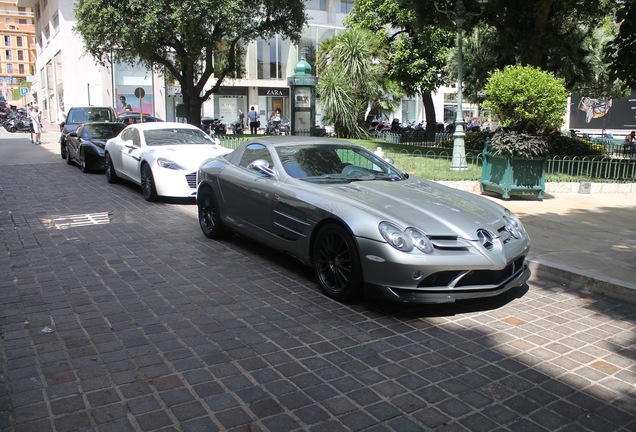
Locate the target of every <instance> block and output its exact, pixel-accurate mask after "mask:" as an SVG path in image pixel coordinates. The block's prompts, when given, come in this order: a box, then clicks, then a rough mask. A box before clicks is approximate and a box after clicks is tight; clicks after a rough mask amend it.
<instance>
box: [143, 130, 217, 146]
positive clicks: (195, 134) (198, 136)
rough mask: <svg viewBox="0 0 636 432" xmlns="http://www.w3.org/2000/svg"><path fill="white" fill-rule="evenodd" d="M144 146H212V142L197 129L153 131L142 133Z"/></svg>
mask: <svg viewBox="0 0 636 432" xmlns="http://www.w3.org/2000/svg"><path fill="white" fill-rule="evenodd" d="M143 134H144V138H145V139H146V145H149V146H162V145H191V144H214V141H212V139H211V138H210V137H209V136H207V135H206V134H205V133H204V132H203V131H201V130H199V129H179V128H169V129H153V130H147V131H143Z"/></svg>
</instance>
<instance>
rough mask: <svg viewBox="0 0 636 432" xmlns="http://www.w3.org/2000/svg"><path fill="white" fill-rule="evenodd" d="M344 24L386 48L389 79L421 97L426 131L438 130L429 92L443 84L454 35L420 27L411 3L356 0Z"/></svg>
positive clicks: (389, 0)
mask: <svg viewBox="0 0 636 432" xmlns="http://www.w3.org/2000/svg"><path fill="white" fill-rule="evenodd" d="M346 22H347V24H348V25H349V26H352V27H354V28H366V29H369V30H370V31H372V32H374V33H375V34H376V35H378V36H379V37H381V38H382V41H383V42H382V43H383V44H384V45H385V46H386V47H387V48H388V65H389V67H388V77H389V78H391V79H393V80H394V81H395V82H397V83H399V85H400V87H401V89H402V90H403V91H404V92H405V93H406V94H407V95H409V96H413V95H416V94H419V95H420V96H421V97H422V102H423V104H424V110H425V115H426V125H427V129H428V130H429V131H431V132H434V131H435V130H436V127H437V121H436V118H435V109H434V106H433V97H432V92H434V91H435V90H436V89H437V88H438V87H439V86H440V85H442V84H444V74H443V70H444V67H445V65H446V57H447V50H448V48H449V47H450V46H452V44H453V43H454V42H453V37H454V34H453V33H449V32H448V31H445V30H440V29H439V28H438V27H436V26H435V25H428V26H421V25H420V24H419V22H418V16H417V15H416V14H415V13H414V11H413V8H412V5H411V0H357V1H356V2H355V4H354V7H353V9H352V11H351V13H350V14H349V16H348V17H347V21H346Z"/></svg>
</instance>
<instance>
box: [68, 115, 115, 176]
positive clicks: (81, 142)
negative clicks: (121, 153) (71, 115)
mask: <svg viewBox="0 0 636 432" xmlns="http://www.w3.org/2000/svg"><path fill="white" fill-rule="evenodd" d="M125 128H126V125H125V124H124V123H119V122H113V123H106V122H90V123H84V124H82V125H80V126H79V127H78V128H77V129H76V130H75V131H73V132H71V133H69V134H68V135H67V137H66V144H65V147H66V148H65V151H64V153H65V154H66V162H67V163H68V164H69V165H70V164H72V163H73V162H77V163H78V164H79V166H80V168H81V169H82V171H83V172H87V171H92V170H98V171H103V170H104V168H105V167H106V165H105V163H104V147H105V146H106V141H107V140H108V139H110V138H113V137H116V136H117V135H119V132H121V131H122V130H123V129H125Z"/></svg>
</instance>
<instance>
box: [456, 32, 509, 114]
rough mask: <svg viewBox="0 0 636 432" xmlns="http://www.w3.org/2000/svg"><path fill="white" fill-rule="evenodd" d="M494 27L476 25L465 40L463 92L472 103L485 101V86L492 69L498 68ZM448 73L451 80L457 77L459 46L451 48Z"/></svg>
mask: <svg viewBox="0 0 636 432" xmlns="http://www.w3.org/2000/svg"><path fill="white" fill-rule="evenodd" d="M496 36H497V35H496V33H495V30H494V28H492V27H488V26H485V25H479V26H476V27H475V28H474V29H473V31H472V32H471V33H470V34H468V35H467V37H466V38H464V42H463V48H464V49H463V51H464V53H463V68H462V72H463V73H462V75H463V79H462V82H463V92H462V94H463V95H464V97H465V98H466V100H468V101H470V102H472V103H481V102H483V98H484V94H483V90H484V86H485V85H486V81H487V80H488V76H489V74H490V72H491V71H493V70H495V69H496V68H497V64H498V58H499V55H498V52H497V50H496V49H494V48H493V47H494V41H495V39H496ZM446 73H447V77H448V79H449V81H453V80H456V79H457V47H455V48H453V49H451V50H449V55H448V67H447V68H446Z"/></svg>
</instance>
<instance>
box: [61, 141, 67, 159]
mask: <svg viewBox="0 0 636 432" xmlns="http://www.w3.org/2000/svg"><path fill="white" fill-rule="evenodd" d="M60 156H62V159H66V143H65V142H64V140H60Z"/></svg>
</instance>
